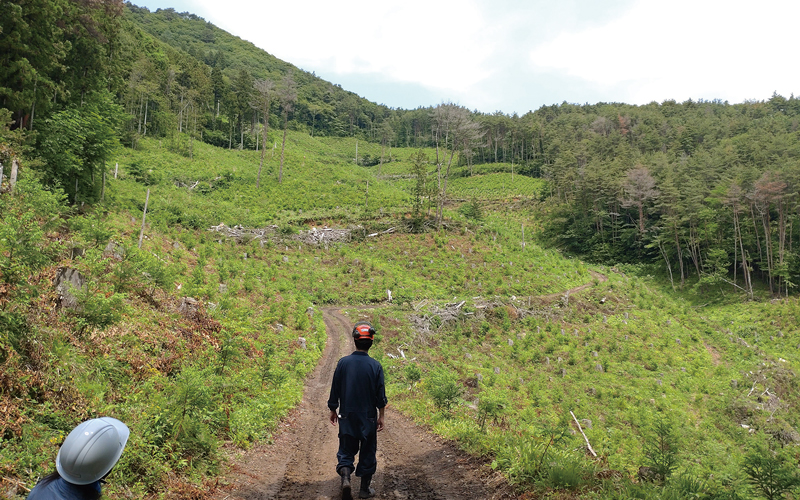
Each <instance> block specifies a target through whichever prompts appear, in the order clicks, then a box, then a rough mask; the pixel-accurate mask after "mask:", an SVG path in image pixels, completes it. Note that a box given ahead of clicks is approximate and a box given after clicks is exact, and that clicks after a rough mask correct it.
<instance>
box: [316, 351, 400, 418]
mask: <svg viewBox="0 0 800 500" xmlns="http://www.w3.org/2000/svg"><path fill="white" fill-rule="evenodd" d="M386 403H387V400H386V387H385V385H384V382H383V367H382V366H381V364H380V363H378V362H377V361H375V360H374V359H372V358H370V357H369V354H367V353H366V352H363V351H355V352H354V353H353V354H351V355H349V356H345V357H343V358H342V359H340V360H339V363H338V364H337V365H336V371H334V372H333V382H332V383H331V396H330V397H329V398H328V408H330V409H331V410H332V411H336V409H337V408H338V409H339V415H341V416H343V417H345V418H346V416H347V414H349V413H363V414H366V416H367V417H368V418H375V417H376V416H377V410H376V408H383V407H384V406H386Z"/></svg>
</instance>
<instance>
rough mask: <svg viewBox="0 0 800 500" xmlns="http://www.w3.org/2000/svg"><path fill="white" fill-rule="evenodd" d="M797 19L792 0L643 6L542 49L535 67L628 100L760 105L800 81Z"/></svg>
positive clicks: (533, 55)
mask: <svg viewBox="0 0 800 500" xmlns="http://www.w3.org/2000/svg"><path fill="white" fill-rule="evenodd" d="M755 5H757V7H754V6H755ZM799 15H800V4H798V3H797V2H787V1H761V2H759V3H758V4H755V3H753V2H743V1H733V2H713V1H703V0H700V1H696V0H695V1H691V0H675V1H671V2H668V3H667V2H652V1H647V0H641V1H639V2H638V3H637V4H636V5H635V6H634V7H633V8H632V9H630V10H629V11H628V12H627V13H625V14H624V15H623V16H621V17H619V18H617V19H615V20H613V21H611V22H608V23H606V24H604V25H603V26H598V27H593V28H589V29H586V30H582V31H577V32H570V31H564V32H562V33H561V34H560V35H558V36H557V37H555V38H554V39H552V40H549V41H547V42H544V43H542V44H541V45H539V46H537V47H536V48H534V49H533V50H532V51H531V52H530V62H531V63H532V65H533V67H534V68H536V69H538V70H549V71H558V72H565V73H566V74H568V75H570V76H573V77H577V78H580V79H583V80H585V81H586V82H588V83H590V84H594V85H597V86H599V87H601V88H604V89H606V90H607V91H609V92H614V91H615V89H616V92H618V93H621V94H623V95H622V96H620V97H621V98H622V99H624V100H626V101H627V102H635V103H644V102H649V101H652V100H663V99H668V98H677V99H679V100H681V99H687V98H689V97H693V98H722V99H730V100H732V101H737V102H739V101H742V100H744V99H748V98H761V99H763V98H766V97H768V95H769V94H770V93H771V92H772V91H773V90H778V91H779V92H780V91H781V89H784V91H785V92H787V93H788V91H789V89H791V88H792V86H795V85H797V82H798V81H799V80H800V78H798V77H800V72H799V71H798V67H797V65H796V64H794V63H793V62H792V60H793V59H794V58H793V57H792V56H791V55H790V54H791V51H792V47H793V46H794V43H793V38H794V35H793V31H794V27H793V24H794V22H795V20H796V19H798V16H799Z"/></svg>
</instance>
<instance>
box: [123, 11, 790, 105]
mask: <svg viewBox="0 0 800 500" xmlns="http://www.w3.org/2000/svg"><path fill="white" fill-rule="evenodd" d="M134 1H136V0H134ZM140 1H143V2H144V4H145V5H147V6H149V7H150V8H151V9H152V10H155V8H158V7H162V8H164V7H166V6H169V5H172V6H174V7H175V8H176V9H177V10H179V11H180V10H189V11H192V12H194V13H196V14H198V15H200V16H203V17H204V18H206V20H208V21H210V22H212V23H214V24H215V25H217V26H219V27H220V28H222V29H225V30H227V31H229V32H230V33H232V34H234V35H236V36H239V37H241V38H243V39H245V40H249V41H251V42H253V43H254V44H255V45H257V46H258V47H261V48H263V49H264V50H266V51H268V52H270V53H271V54H273V55H275V56H276V57H278V58H280V59H282V60H284V61H287V62H289V63H291V64H294V65H296V66H299V67H301V68H302V69H304V70H307V71H314V72H316V73H317V74H318V75H320V76H322V77H323V78H325V79H327V80H330V81H332V82H333V83H342V84H346V85H344V86H345V88H347V89H348V90H352V91H355V92H357V93H359V94H361V95H363V96H364V97H366V98H367V99H370V100H372V101H377V102H382V103H386V104H388V105H389V106H399V105H402V106H403V107H416V105H429V104H435V102H430V100H431V99H432V98H433V97H434V96H436V97H437V98H438V96H442V97H443V99H446V100H452V101H455V102H458V103H460V104H463V105H465V106H468V107H470V108H473V109H476V108H477V109H480V110H481V111H488V112H491V111H494V110H497V109H501V110H503V111H504V112H507V113H512V112H515V111H516V112H520V113H522V112H525V111H527V110H529V109H536V108H538V107H539V106H541V105H543V104H552V103H559V102H562V101H568V102H579V103H582V102H598V101H621V102H628V103H633V104H643V103H647V102H650V101H658V102H660V101H663V100H665V99H676V100H678V101H683V100H685V99H688V98H693V99H700V98H702V99H716V98H719V99H725V100H729V101H731V102H742V101H743V100H745V99H766V98H768V97H769V96H770V95H771V94H772V92H773V91H777V92H779V93H781V94H783V95H785V96H788V95H789V94H790V93H792V92H800V87H799V85H800V65H798V64H796V63H795V59H796V55H795V53H796V52H797V49H796V48H795V47H796V42H795V38H796V35H795V33H796V28H795V26H794V24H796V20H797V19H800V2H798V1H797V0H760V1H758V2H755V1H752V0H748V1H744V0H671V1H667V0H603V1H602V2H598V1H597V0H559V1H558V2H553V1H552V0H403V1H397V0H384V1H382V2H376V1H374V0H341V1H339V2H330V1H323V0H309V1H304V2H265V1H264V2H253V1H252V0H225V1H224V2H222V1H220V0H140ZM398 92H402V94H403V95H402V97H398V95H397V93H398ZM415 95H416V96H418V97H417V98H416V99H417V101H416V103H417V104H416V105H413V104H412V105H409V102H414V99H415V97H414V96H415ZM437 102H438V101H437ZM400 103H402V104H400Z"/></svg>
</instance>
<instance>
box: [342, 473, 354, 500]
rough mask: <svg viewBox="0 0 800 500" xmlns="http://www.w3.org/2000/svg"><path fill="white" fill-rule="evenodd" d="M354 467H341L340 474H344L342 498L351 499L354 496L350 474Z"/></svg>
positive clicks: (344, 499) (343, 499)
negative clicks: (351, 489) (351, 491)
mask: <svg viewBox="0 0 800 500" xmlns="http://www.w3.org/2000/svg"><path fill="white" fill-rule="evenodd" d="M352 472H353V469H351V468H349V467H342V468H341V469H339V475H340V476H342V500H349V499H351V498H353V497H352V496H350V474H351V473H352Z"/></svg>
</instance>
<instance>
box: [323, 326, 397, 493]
mask: <svg viewBox="0 0 800 500" xmlns="http://www.w3.org/2000/svg"><path fill="white" fill-rule="evenodd" d="M374 339H375V329H374V328H373V327H372V325H370V324H369V323H367V322H366V321H360V322H358V323H356V324H355V326H354V327H353V340H354V341H355V344H356V351H355V352H354V353H352V354H351V355H349V356H345V357H343V358H342V359H340V360H339V364H337V365H336V371H334V373H333V382H332V383H331V396H330V398H328V408H330V410H331V414H330V421H331V425H336V423H337V422H338V423H339V452H338V453H337V454H336V458H337V459H338V463H337V464H336V472H337V473H338V474H339V475H340V476H341V477H342V498H343V499H344V498H351V496H350V474H351V473H352V472H353V464H354V459H355V456H356V453H359V455H358V468H357V469H355V473H356V476H357V477H360V478H361V488H360V489H359V492H358V496H359V498H370V497H372V496H373V495H375V490H374V489H373V488H371V487H370V482H371V481H372V475H373V474H374V473H375V469H376V468H377V465H378V462H377V459H376V458H375V452H376V451H377V449H378V436H377V433H378V432H379V431H382V430H383V412H384V409H385V408H386V403H387V400H386V390H385V386H384V381H383V367H382V366H381V364H380V363H379V362H377V361H376V360H374V359H372V358H371V357H369V348H370V347H372V341H373V340H374ZM337 408H338V409H339V411H338V413H337V411H336V409H337ZM359 449H360V450H361V451H360V452H359Z"/></svg>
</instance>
